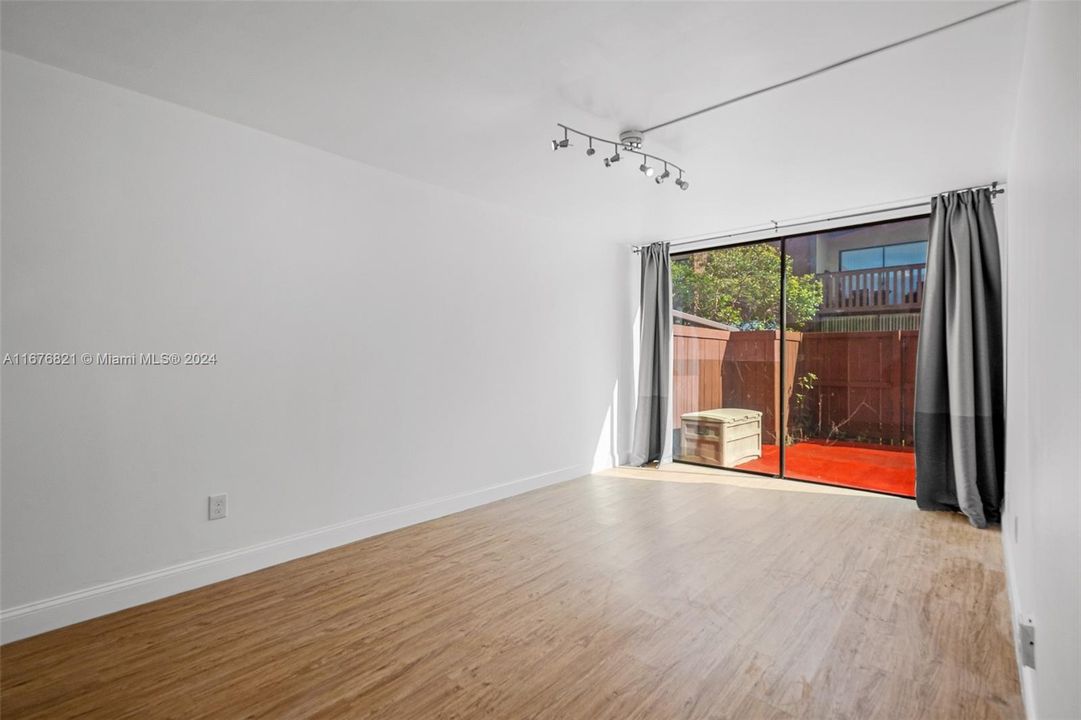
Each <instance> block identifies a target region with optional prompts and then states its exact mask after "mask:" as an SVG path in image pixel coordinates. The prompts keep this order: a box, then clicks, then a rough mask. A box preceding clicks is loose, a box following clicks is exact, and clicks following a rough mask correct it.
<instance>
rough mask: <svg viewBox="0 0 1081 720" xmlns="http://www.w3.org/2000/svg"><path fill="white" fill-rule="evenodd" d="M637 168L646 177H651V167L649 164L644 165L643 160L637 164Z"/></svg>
mask: <svg viewBox="0 0 1081 720" xmlns="http://www.w3.org/2000/svg"><path fill="white" fill-rule="evenodd" d="M638 169H639V170H641V171H642V174H643V175H645V176H646V177H647V178H648V177H653V168H651V167H650V166H649V165H646V163H645V161H643V162H642V164H641V165H639V166H638Z"/></svg>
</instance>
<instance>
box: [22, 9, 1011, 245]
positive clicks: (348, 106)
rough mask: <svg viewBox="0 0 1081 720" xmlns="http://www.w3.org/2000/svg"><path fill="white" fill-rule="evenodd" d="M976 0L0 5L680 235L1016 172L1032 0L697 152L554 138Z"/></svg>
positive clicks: (354, 134) (34, 49)
mask: <svg viewBox="0 0 1081 720" xmlns="http://www.w3.org/2000/svg"><path fill="white" fill-rule="evenodd" d="M990 6H991V4H988V3H980V2H931V3H923V2H876V3H871V2H852V3H838V2H793V3H788V2H776V3H773V2H770V3H763V2H744V3H679V2H653V3H610V2H601V3H486V2H482V3H442V2H436V3H347V2H327V3H324V2H261V3H231V2H205V3H204V2H155V3H150V2H145V3H143V2H4V3H3V6H2V47H3V49H4V50H7V51H11V52H15V53H17V54H20V55H24V56H26V57H29V58H32V59H35V60H39V61H41V62H45V63H49V64H52V65H55V66H58V67H62V68H66V69H69V70H72V71H75V72H78V73H81V74H84V75H88V76H90V77H93V78H97V79H100V80H104V81H106V82H109V83H113V84H116V85H120V86H124V87H128V88H132V89H134V90H138V91H140V92H143V93H146V94H148V95H152V96H155V97H159V98H162V99H165V100H169V101H172V102H175V103H179V104H181V105H185V106H188V107H192V108H195V109H198V110H201V111H204V112H207V113H210V114H212V115H216V116H219V117H222V118H226V119H229V120H232V121H235V122H239V123H243V124H245V125H249V126H252V127H255V128H259V129H261V130H265V131H267V132H270V133H274V134H276V135H280V136H282V137H286V138H290V139H293V140H296V141H299V142H303V143H306V144H309V145H312V146H315V147H317V148H321V149H323V150H327V151H330V152H333V153H336V154H339V155H343V156H345V157H349V158H353V159H356V160H359V161H362V162H365V163H369V164H371V165H375V166H378V167H382V168H384V169H388V170H392V171H394V172H397V173H401V174H403V175H407V176H411V177H414V178H417V179H420V180H423V181H426V182H430V183H434V184H436V185H440V186H444V187H447V188H451V189H453V190H455V191H458V192H462V193H465V194H468V195H472V196H476V197H479V198H483V199H485V200H488V201H492V202H497V203H502V204H505V205H509V206H511V207H516V208H522V209H528V210H529V212H532V213H537V214H545V215H553V216H556V215H558V216H564V217H570V218H572V219H574V220H576V221H580V222H582V223H583V224H585V225H586V226H587V227H589V228H591V229H595V232H596V233H597V235H598V236H599V237H600V236H603V237H605V238H608V239H619V240H623V241H639V240H647V239H658V238H678V237H684V236H688V235H695V234H700V233H705V232H710V231H714V230H721V229H726V228H733V227H742V226H746V225H751V224H756V223H760V222H763V221H765V220H767V219H771V218H785V217H793V216H803V215H810V214H815V213H820V212H826V211H831V210H840V209H847V208H851V207H857V206H862V205H870V204H876V203H882V202H888V201H892V200H898V199H905V198H910V197H914V196H919V195H923V194H926V193H932V192H935V191H939V190H945V189H949V188H953V187H958V186H962V185H966V184H973V183H982V182H987V181H989V180H994V179H1002V177H1003V174H1004V171H1005V165H1006V153H1007V147H1008V141H1009V134H1010V130H1011V127H1012V120H1013V114H1014V102H1015V95H1016V88H1017V77H1018V72H1019V65H1020V53H1021V43H1022V36H1023V26H1024V18H1025V12H1026V10H1025V8H1024V6H1014V7H1011V8H1008V9H1006V10H1003V11H1001V12H996V13H993V14H991V15H989V16H986V17H984V18H981V19H978V20H976V21H973V22H971V23H967V24H965V25H962V26H960V27H958V28H955V29H952V30H949V31H947V32H945V33H940V34H937V35H935V36H932V37H930V38H927V39H924V40H920V41H918V42H916V43H912V44H909V45H906V46H903V47H901V48H898V49H895V50H891V51H888V52H886V53H882V54H879V55H876V56H874V57H872V58H868V59H866V60H862V61H860V62H857V63H854V64H852V65H848V66H845V67H843V68H840V69H838V70H835V71H832V72H830V73H828V74H826V75H822V76H817V77H815V78H812V79H809V80H806V81H803V82H801V83H799V84H797V85H792V86H788V87H785V88H782V89H780V90H778V91H775V92H772V93H769V94H767V95H763V96H759V97H756V98H753V99H751V100H748V101H745V102H741V103H739V104H736V105H733V106H730V107H728V108H724V109H721V110H719V111H716V112H713V113H709V114H707V115H704V116H700V117H698V118H695V119H692V120H688V121H686V122H683V123H679V124H677V125H675V126H672V127H670V128H665V129H663V130H659V131H657V132H655V133H651V134H650V135H649V136H647V149H648V150H650V151H651V152H654V153H656V154H660V155H670V156H671V157H672V159H673V160H674V161H676V162H679V163H680V164H682V165H683V166H684V167H686V168H687V170H688V176H687V177H688V179H689V180H690V181H691V189H690V190H689V191H687V192H680V191H678V190H677V189H676V188H675V187H674V186H673V185H671V184H668V185H665V186H660V187H658V186H656V185H655V184H654V183H652V182H650V181H647V180H645V179H644V178H643V177H642V176H641V174H640V173H638V172H636V166H637V162H624V163H620V164H619V165H618V166H616V167H613V168H611V169H605V168H604V167H603V166H602V164H601V162H600V160H599V158H600V157H602V153H598V155H596V156H594V157H593V158H586V157H585V155H584V154H583V153H582V152H581V150H582V148H581V147H578V148H574V149H572V150H571V151H570V152H562V151H561V152H558V153H553V152H552V151H551V150H550V149H549V147H548V141H549V140H550V139H551V138H552V137H554V136H555V135H556V132H557V130H556V128H555V123H556V122H563V123H567V124H569V125H572V126H574V127H579V128H581V129H583V130H586V131H590V132H593V133H594V134H596V135H600V136H604V137H614V136H616V135H617V134H618V132H619V131H620V130H621V129H624V128H627V127H643V126H650V125H653V124H656V123H660V122H663V121H665V120H669V119H671V118H673V117H676V116H679V115H682V114H685V113H687V112H690V111H693V110H696V109H699V108H701V107H705V106H708V105H711V104H714V103H716V102H719V101H721V100H724V99H726V98H729V97H732V96H735V95H738V94H741V93H743V92H747V91H749V90H752V89H755V88H758V87H761V86H764V85H768V84H771V83H774V82H777V81H780V80H783V79H786V78H788V77H792V76H795V75H799V74H801V73H803V72H806V71H808V70H810V69H813V68H816V67H819V66H822V65H826V64H829V63H831V62H835V61H837V60H839V59H842V58H844V57H847V56H850V55H853V54H856V53H859V52H863V51H866V50H869V49H871V48H874V47H877V46H880V45H884V44H887V43H890V42H893V41H895V40H898V39H901V38H903V37H905V36H908V35H912V34H915V33H918V32H922V31H924V30H927V29H930V28H932V27H936V26H939V25H942V24H945V23H947V22H950V21H952V20H955V19H958V18H960V17H963V16H965V15H970V14H973V13H975V12H978V11H979V10H981V9H984V8H986V7H990Z"/></svg>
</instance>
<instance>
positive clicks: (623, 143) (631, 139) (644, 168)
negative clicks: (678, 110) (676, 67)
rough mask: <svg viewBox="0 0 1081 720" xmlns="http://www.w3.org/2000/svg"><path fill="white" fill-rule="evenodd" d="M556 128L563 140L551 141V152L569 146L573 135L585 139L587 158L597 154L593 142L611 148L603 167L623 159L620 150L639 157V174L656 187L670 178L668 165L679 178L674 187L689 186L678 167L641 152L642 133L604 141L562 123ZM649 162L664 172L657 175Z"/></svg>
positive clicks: (625, 132)
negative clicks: (649, 179)
mask: <svg viewBox="0 0 1081 720" xmlns="http://www.w3.org/2000/svg"><path fill="white" fill-rule="evenodd" d="M558 126H559V127H561V128H563V139H562V140H553V141H552V149H553V150H558V149H559V148H565V147H567V146H569V145H570V133H574V134H575V135H578V136H580V137H583V138H586V139H587V140H588V141H589V147H588V148H587V149H586V156H588V157H592V156H593V155H594V154H595V153H596V152H597V151H596V149H595V148H594V147H593V141H594V140H596V141H597V142H598V143H607V144H609V145H611V146H612V149H613V150H614V152H613V153H612V155H611V157H606V158H604V166H605V167H612V165H614V164H615V163H617V162H619V161H620V160H621V159H623V158H622V156H621V155H620V154H619V152H620V150H622V151H624V152H626V153H630V154H631V155H641V156H642V164H641V165H639V166H638V170H639V172H641V173H642V174H643V175H645V176H646V177H647V178H653V180H654V181H655V182H656V183H657V184H658V185H661V184H663V183H664V181H665V180H667V179H668V178H669V177H671V176H672V173H671V171H670V170H669V167H668V166H669V165H671V166H672V169H674V170H676V171H677V172H678V173H679V178H677V179H676V187H678V188H679V189H680V190H686V189H687V188H689V187H690V186H691V184H690V183H689V182H687V181H686V180H684V179H683V168H681V167H680V166H679V165H676V164H675V163H673V162H671V161H669V160H665V159H664V158H660V157H657V156H656V155H650V154H649V153H645V152H642V133H641V132H640V131H638V130H624V131H623V132H621V133H620V134H619V140H605V139H604V138H599V137H596V136H595V135H590V134H589V133H584V132H582V131H581V130H575V129H574V128H571V127H567V126H566V125H563V124H562V123H558ZM650 160H653V161H655V162H656V163H660V164H661V165H664V172H662V173H661V174H660V175H657V174H656V172H657V171H656V169H655V168H654V166H653V165H650V164H649V161H650Z"/></svg>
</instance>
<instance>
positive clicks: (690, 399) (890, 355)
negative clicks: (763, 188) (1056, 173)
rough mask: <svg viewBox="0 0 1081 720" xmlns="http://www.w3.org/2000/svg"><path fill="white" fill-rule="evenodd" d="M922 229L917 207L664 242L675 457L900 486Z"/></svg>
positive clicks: (906, 454) (908, 431)
mask: <svg viewBox="0 0 1081 720" xmlns="http://www.w3.org/2000/svg"><path fill="white" fill-rule="evenodd" d="M926 237H927V220H926V218H924V217H919V218H913V219H907V220H901V221H891V222H886V223H877V224H871V225H861V226H858V227H851V228H844V229H840V230H832V231H829V232H823V233H818V234H814V235H802V236H793V237H786V238H784V239H782V240H773V241H769V242H759V243H749V244H744V245H738V246H728V247H721V248H715V249H710V250H704V251H699V252H694V253H688V254H682V255H673V258H672V286H673V327H674V331H673V332H674V339H673V342H674V346H673V368H674V378H673V424H674V427H675V430H674V438H673V440H674V445H673V447H674V455H675V458H676V459H677V460H678V461H684V462H692V463H697V464H705V465H712V466H715V467H724V468H730V469H736V470H744V471H750V472H759V473H766V474H769V475H783V476H785V477H789V478H792V479H798V480H810V481H814V482H819V483H828V484H834V485H843V486H847V487H856V488H862V489H868V490H875V491H878V492H887V493H892V494H897V495H906V496H911V495H913V493H914V483H915V464H914V456H913V448H912V441H913V435H912V419H913V414H914V410H913V405H914V395H915V385H914V378H915V358H916V343H917V338H918V334H919V312H920V307H921V304H922V300H923V284H924V280H925V277H926V270H925V262H926ZM782 260H783V262H782ZM782 308H783V310H782Z"/></svg>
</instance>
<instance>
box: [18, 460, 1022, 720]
mask: <svg viewBox="0 0 1081 720" xmlns="http://www.w3.org/2000/svg"><path fill="white" fill-rule="evenodd" d="M1007 616H1008V606H1007V601H1006V595H1005V591H1004V581H1003V571H1002V557H1001V548H1000V539H999V535H998V533H996V532H989V531H980V530H976V529H974V528H972V527H970V526H969V525H968V523H967V522H966V521H965V520H964V518H962V517H959V516H955V515H949V514H942V513H921V512H919V511H917V510H916V507H915V505H914V503H912V502H911V501H908V500H903V499H899V498H890V497H884V496H873V495H866V494H861V493H858V492H852V491H846V490H839V489H833V488H824V487H820V486H812V485H806V484H800V483H793V482H788V481H780V480H770V479H764V478H762V479H760V478H747V477H742V478H732V477H729V476H726V475H724V474H721V473H710V472H706V471H699V470H694V471H688V470H686V469H682V470H679V469H676V470H673V471H668V472H664V471H657V470H615V471H610V472H609V473H604V474H601V475H593V476H590V477H586V478H581V479H579V480H574V481H572V482H569V483H564V484H561V485H556V486H552V487H549V488H545V489H542V490H539V491H536V492H532V493H529V494H526V495H520V496H518V497H515V498H511V499H509V500H504V501H502V502H498V503H494V504H491V505H487V506H484V507H480V508H477V509H474V510H469V511H467V512H463V513H459V514H457V515H452V516H449V517H445V518H442V519H439V520H435V521H432V522H429V523H425V524H423V525H417V526H414V527H410V528H406V529H404V530H400V531H397V532H393V533H389V534H386V535H382V536H379V537H375V538H371V539H368V540H364V541H361V542H358V543H354V544H352V545H347V546H344V547H341V548H337V549H335V550H331V551H328V552H324V553H321V554H319V555H314V556H311V557H308V558H303V559H301V560H296V561H293V562H291V563H287V564H284V565H279V566H276V567H273V568H269V569H267V570H263V571H260V572H257V573H253V574H250V575H246V576H244V577H239V578H235V579H233V580H228V581H226V582H222V583H219V584H217V585H212V586H209V587H206V588H202V589H199V590H195V591H192V592H189V593H185V594H182V595H177V596H174V597H171V598H167V599H165V600H161V601H158V602H155V603H151V604H148V605H144V606H141V607H138V608H133V609H131V610H126V611H124V612H120V613H116V614H114V615H110V616H106V617H103V618H98V619H96V620H91V621H89V622H85V623H82V624H80V625H75V626H72V627H69V628H64V629H61V630H58V631H55V632H51V633H47V634H45V635H40V636H38V637H34V638H29V639H27V640H23V641H20V642H16V643H12V644H9V645H6V646H4V647H3V649H2V651H0V683H2V685H0V687H2V689H0V712H2V716H3V718H4V720H16V719H17V718H65V717H87V718H90V717H93V718H110V719H114V720H115V719H119V718H159V717H161V718H166V717H168V718H185V719H187V718H203V717H207V718H248V717H267V718H279V717H280V718H292V717H303V718H369V717H379V718H395V719H410V718H424V719H427V718H508V719H513V720H517V719H520V718H559V719H561V720H568V719H578V718H581V719H583V720H598V719H601V718H618V719H619V720H628V719H630V718H655V719H658V720H672V719H676V718H755V719H757V718H860V719H863V718H890V719H891V720H897V719H900V718H948V719H950V720H957V719H961V718H984V717H990V718H1018V717H1021V715H1022V710H1021V705H1020V696H1019V690H1018V683H1017V676H1016V669H1015V665H1014V656H1013V650H1012V645H1011V640H1010V630H1009V625H1008V621H1007Z"/></svg>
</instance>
